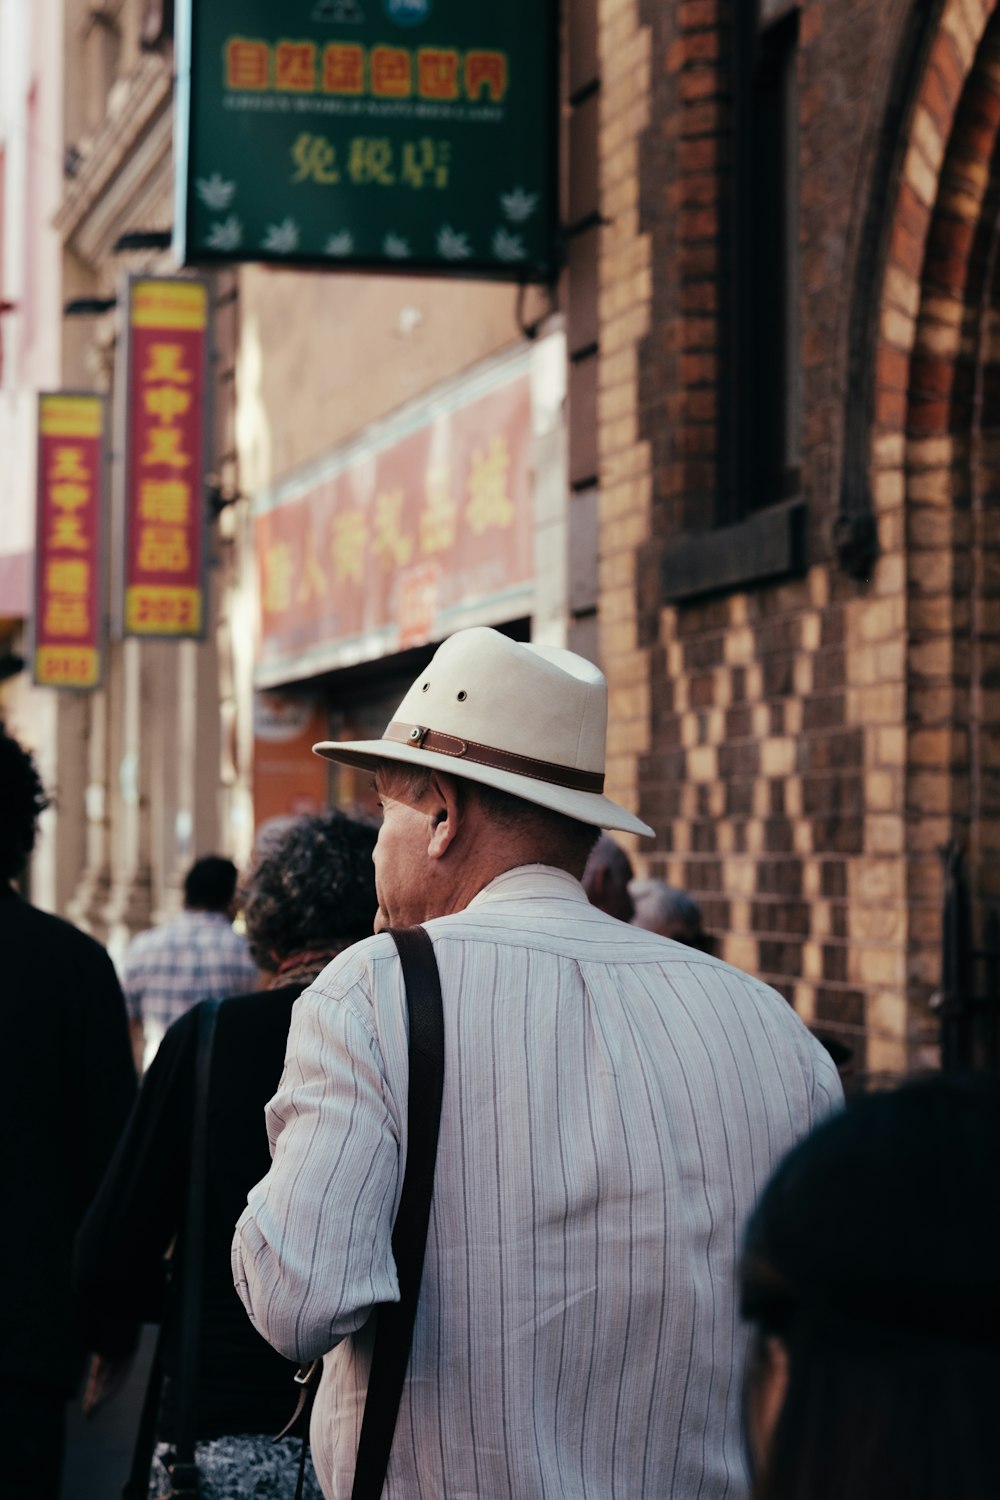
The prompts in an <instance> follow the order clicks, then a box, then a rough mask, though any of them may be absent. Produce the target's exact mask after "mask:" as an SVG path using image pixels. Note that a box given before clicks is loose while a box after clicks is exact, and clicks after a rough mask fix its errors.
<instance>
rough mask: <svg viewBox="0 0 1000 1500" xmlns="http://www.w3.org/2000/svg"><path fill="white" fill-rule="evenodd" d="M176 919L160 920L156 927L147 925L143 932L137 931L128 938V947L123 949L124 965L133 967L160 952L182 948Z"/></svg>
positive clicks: (156, 955) (158, 954)
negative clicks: (169, 920)
mask: <svg viewBox="0 0 1000 1500" xmlns="http://www.w3.org/2000/svg"><path fill="white" fill-rule="evenodd" d="M178 925H179V924H178V923H177V921H176V919H175V920H174V921H172V922H161V923H160V925H159V926H157V927H147V928H146V929H145V931H143V932H137V933H136V934H135V935H134V937H132V938H130V939H129V944H128V947H127V948H126V949H125V966H126V968H134V967H135V965H136V964H137V963H144V962H148V961H149V960H150V959H152V958H156V957H159V956H160V955H161V954H164V953H169V952H172V951H175V950H177V949H181V950H183V946H184V945H183V942H182V940H181V937H180V934H179V932H178V930H177V929H178Z"/></svg>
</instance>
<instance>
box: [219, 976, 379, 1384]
mask: <svg viewBox="0 0 1000 1500" xmlns="http://www.w3.org/2000/svg"><path fill="white" fill-rule="evenodd" d="M366 1011H367V1001H366V999H365V997H363V996H359V997H352V995H351V993H350V992H349V993H348V994H347V995H346V996H344V997H343V998H341V999H332V998H330V996H329V995H325V994H323V993H321V992H319V991H317V990H314V989H313V990H307V991H306V992H305V994H304V995H302V996H301V997H300V998H299V1000H298V1001H296V1004H295V1007H294V1010H293V1012H292V1024H291V1030H290V1032H289V1037H288V1050H287V1054H286V1059H285V1068H284V1072H283V1074H282V1078H281V1082H280V1084H279V1086H278V1092H277V1094H276V1095H275V1097H274V1098H273V1099H272V1100H271V1103H270V1104H269V1105H268V1107H267V1112H266V1118H267V1127H268V1136H269V1139H270V1142H271V1152H272V1156H273V1162H272V1166H271V1170H270V1172H269V1173H268V1175H267V1176H266V1177H265V1178H264V1180H263V1181H262V1182H260V1183H258V1185H257V1186H256V1187H255V1188H254V1189H253V1190H252V1191H251V1193H250V1195H249V1198H248V1202H247V1208H246V1209H245V1211H244V1213H243V1214H242V1216H241V1218H240V1220H239V1223H238V1224H237V1226H236V1237H235V1239H234V1241H233V1280H234V1282H235V1285H236V1290H237V1292H238V1293H239V1296H240V1298H241V1300H242V1302H243V1305H244V1307H245V1308H246V1310H247V1313H248V1314H249V1317H250V1321H251V1323H252V1324H253V1326H254V1327H255V1328H256V1329H257V1331H258V1333H260V1334H262V1335H263V1337H264V1338H266V1339H267V1340H268V1342H269V1343H270V1344H272V1345H273V1346H274V1348H275V1349H277V1350H278V1351H279V1352H280V1353H281V1354H284V1355H285V1356H286V1357H287V1358H289V1359H297V1360H299V1361H306V1360H311V1359H316V1358H318V1357H319V1356H320V1355H323V1354H326V1353H328V1352H329V1350H331V1349H332V1348H334V1346H335V1345H336V1344H338V1343H339V1342H340V1341H341V1339H343V1338H345V1337H346V1336H347V1335H348V1334H350V1333H353V1332H355V1331H356V1330H357V1329H358V1328H360V1327H361V1326H362V1325H363V1324H364V1322H365V1321H366V1319H367V1318H368V1315H369V1313H370V1312H371V1310H372V1308H373V1307H375V1306H376V1305H377V1304H378V1303H381V1302H398V1300H399V1282H398V1279H397V1276H396V1266H395V1262H394V1260H393V1256H392V1245H391V1237H392V1220H393V1212H394V1208H395V1201H396V1191H397V1180H398V1173H399V1148H400V1140H399V1125H398V1120H399V1116H398V1111H397V1109H396V1107H395V1104H394V1101H393V1100H392V1098H391V1095H390V1091H389V1088H388V1085H387V1082H386V1078H385V1068H384V1064H383V1061H382V1057H381V1052H380V1049H379V1046H378V1042H377V1039H376V1037H375V1034H374V1031H373V1029H372V1028H371V1025H370V1024H369V1022H368V1020H367V1018H366Z"/></svg>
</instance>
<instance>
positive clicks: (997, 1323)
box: [742, 1076, 1000, 1500]
mask: <svg viewBox="0 0 1000 1500" xmlns="http://www.w3.org/2000/svg"><path fill="white" fill-rule="evenodd" d="M998 1162H1000V1085H998V1083H997V1081H995V1080H993V1079H990V1078H984V1077H979V1078H964V1079H963V1078H950V1077H943V1076H942V1077H936V1078H933V1079H930V1080H926V1081H921V1082H918V1083H912V1084H908V1085H906V1086H905V1087H903V1088H901V1089H899V1090H897V1091H895V1092H891V1093H885V1094H876V1095H871V1096H869V1097H867V1098H863V1099H860V1100H859V1101H858V1102H857V1103H855V1104H854V1105H852V1106H851V1108H850V1109H849V1110H847V1111H846V1112H845V1113H844V1114H841V1115H838V1116H836V1117H835V1118H833V1119H832V1120H830V1121H828V1122H827V1123H826V1124H824V1125H822V1126H821V1127H820V1128H819V1129H818V1130H817V1131H815V1133H814V1134H813V1135H812V1136H810V1137H809V1138H808V1139H807V1140H806V1141H804V1142H803V1143H802V1144H801V1145H800V1146H798V1147H796V1148H795V1150H794V1151H792V1152H791V1154H790V1155H789V1156H788V1157H787V1158H786V1159H785V1161H784V1162H783V1163H782V1165H781V1166H780V1167H779V1168H778V1171H777V1172H776V1173H775V1175H774V1177H773V1178H772V1180H771V1182H770V1184H769V1185H768V1187H767V1188H766V1189H765V1191H764V1194H763V1196H762V1198H761V1200H760V1203H759V1205H758V1207H757V1209H756V1211H755V1213H754V1215H753V1217H752V1219H751V1221H750V1226H749V1229H748V1231H747V1238H746V1245H745V1253H744V1266H743V1281H742V1310H743V1315H744V1317H745V1318H746V1319H748V1320H749V1321H750V1322H751V1323H752V1324H753V1325H754V1328H755V1338H754V1344H753V1350H752V1355H751V1363H750V1367H749V1371H748V1377H747V1401H746V1409H747V1423H748V1437H749V1441H750V1447H751V1452H752V1455H753V1459H754V1461H755V1466H756V1468H757V1471H758V1473H757V1482H756V1487H755V1489H754V1500H875V1497H878V1500H890V1497H891V1500H950V1497H952V1496H956V1497H957V1496H961V1497H962V1500H988V1497H989V1500H995V1497H996V1496H998V1495H1000V1444H998V1442H997V1436H996V1427H997V1421H998V1413H1000V1193H998V1184H997V1164H998Z"/></svg>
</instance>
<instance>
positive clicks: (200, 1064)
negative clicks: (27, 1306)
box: [122, 1000, 221, 1500]
mask: <svg viewBox="0 0 1000 1500" xmlns="http://www.w3.org/2000/svg"><path fill="white" fill-rule="evenodd" d="M220 1004H221V1001H219V1000H206V1001H205V1002H204V1003H203V1005H202V1006H201V1008H200V1009H199V1011H198V1036H197V1040H196V1043H195V1047H196V1051H195V1072H194V1117H193V1121H192V1127H191V1169H190V1176H189V1180H188V1204H187V1221H186V1229H185V1244H184V1250H185V1254H184V1260H183V1263H182V1264H181V1267H180V1274H181V1355H180V1382H179V1383H180V1410H179V1412H178V1437H177V1455H178V1460H179V1461H181V1462H183V1463H185V1464H187V1465H190V1466H192V1467H193V1464H194V1444H195V1436H194V1434H195V1423H196V1420H197V1416H196V1411H195V1401H196V1392H195V1382H196V1381H197V1376H198V1334H199V1324H200V1322H201V1284H202V1260H203V1255H202V1251H203V1248H204V1238H205V1156H206V1144H207V1139H208V1083H209V1074H210V1072H211V1067H212V1046H213V1043H214V1041H215V1026H216V1022H217V1020H218V1017H219V1006H220ZM166 1330H167V1317H166V1316H164V1318H163V1321H162V1322H161V1324H160V1331H159V1333H158V1334H157V1337H156V1349H155V1352H154V1354H153V1360H152V1364H151V1365H150V1370H149V1379H148V1381H147V1383H146V1394H145V1397H144V1398H143V1403H142V1415H141V1416H140V1418H139V1430H138V1432H137V1433H136V1439H135V1448H134V1450H133V1453H132V1468H131V1470H130V1471H129V1476H128V1479H127V1480H126V1481H125V1483H124V1485H123V1486H122V1500H146V1496H147V1495H148V1493H149V1471H150V1469H151V1468H152V1467H153V1452H154V1450H155V1448H156V1425H157V1421H158V1419H159V1415H160V1396H161V1394H162V1391H163V1358H164V1345H165V1342H166ZM182 1429H186V1430H185V1431H183V1432H182ZM182 1436H183V1440H184V1441H185V1442H186V1443H187V1453H186V1454H185V1449H184V1448H182V1446H181V1443H182ZM175 1477H176V1480H177V1481H178V1482H181V1483H183V1480H184V1478H186V1477H187V1476H182V1474H181V1473H178V1474H177V1475H176V1476H175ZM174 1487H175V1488H176V1485H175V1486H174Z"/></svg>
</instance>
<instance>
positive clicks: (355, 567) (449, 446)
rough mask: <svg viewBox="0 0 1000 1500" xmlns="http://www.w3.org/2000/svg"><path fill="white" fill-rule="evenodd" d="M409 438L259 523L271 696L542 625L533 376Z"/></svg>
mask: <svg viewBox="0 0 1000 1500" xmlns="http://www.w3.org/2000/svg"><path fill="white" fill-rule="evenodd" d="M397 432H398V427H397V429H396V431H393V430H392V429H390V431H389V434H388V435H387V436H386V437H385V438H383V439H382V440H380V441H373V442H372V443H370V444H366V445H359V446H358V447H356V448H355V449H354V450H352V451H351V452H350V453H349V454H348V455H347V456H346V457H343V458H340V459H334V460H331V461H330V463H329V465H328V466H327V469H326V472H325V473H324V472H323V471H322V469H320V470H319V471H318V472H317V473H316V474H315V477H314V478H312V479H310V480H308V481H302V482H294V481H289V483H288V484H286V485H284V486H282V487H281V488H280V489H279V491H278V493H277V494H276V496H274V497H273V499H272V503H271V508H270V509H263V510H262V511H261V512H260V513H258V515H257V516H256V518H255V535H256V547H257V560H258V569H259V584H260V619H261V630H260V652H259V658H258V670H257V680H258V684H259V685H260V686H267V685H270V684H272V683H276V682H280V681H282V680H292V679H293V678H294V677H304V676H308V675H311V674H312V673H314V672H318V671H323V670H329V669H330V668H333V667H337V666H343V665H347V664H349V663H350V662H354V661H365V660H372V659H374V658H376V657H380V656H384V655H388V654H390V653H392V652H394V651H399V650H402V649H405V648H406V647H409V646H416V645H421V644H423V643H425V642H429V641H433V640H436V639H438V638H440V637H442V636H444V635H447V634H449V633H450V632H451V631H452V630H455V629H458V628H460V627H461V626H462V625H465V624H471V623H477V624H478V623H495V624H499V623H502V622H503V621H504V620H510V619H516V618H518V617H519V616H522V615H526V614H530V612H531V609H532V604H533V578H534V529H533V515H532V503H531V497H532V483H531V480H532V473H531V453H532V427H531V382H530V378H529V376H528V375H527V373H524V374H519V375H518V376H516V377H515V378H513V379H510V378H508V379H507V380H506V381H505V382H504V383H503V384H500V385H498V386H497V387H495V388H494V389H492V390H488V391H487V392H486V393H485V394H483V395H480V396H479V397H478V399H474V400H470V401H468V402H466V403H465V404H461V405H454V406H452V407H450V408H442V409H440V410H437V411H435V412H433V414H429V415H428V416H427V418H426V420H424V421H422V422H419V421H417V422H411V423H409V424H408V425H407V426H406V428H405V430H404V431H403V432H402V433H400V434H399V435H397Z"/></svg>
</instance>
